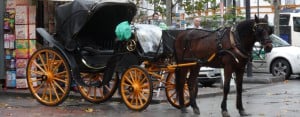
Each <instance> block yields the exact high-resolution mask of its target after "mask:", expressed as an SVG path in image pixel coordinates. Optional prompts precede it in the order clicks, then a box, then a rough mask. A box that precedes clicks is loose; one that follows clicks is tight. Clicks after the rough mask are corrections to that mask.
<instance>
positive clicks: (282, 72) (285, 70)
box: [271, 59, 291, 79]
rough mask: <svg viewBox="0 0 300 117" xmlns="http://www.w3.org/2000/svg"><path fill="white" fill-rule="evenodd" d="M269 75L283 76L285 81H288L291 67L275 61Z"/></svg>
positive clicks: (286, 62)
mask: <svg viewBox="0 0 300 117" xmlns="http://www.w3.org/2000/svg"><path fill="white" fill-rule="evenodd" d="M271 73H272V74H273V76H284V78H285V79H289V78H290V76H291V66H290V64H289V62H288V61H286V60H284V59H277V60H276V61H274V62H273V63H272V65H271Z"/></svg>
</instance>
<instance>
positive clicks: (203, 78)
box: [197, 67, 221, 86]
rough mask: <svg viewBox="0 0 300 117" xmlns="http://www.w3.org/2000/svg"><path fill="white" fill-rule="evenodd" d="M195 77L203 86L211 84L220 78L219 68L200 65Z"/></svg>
mask: <svg viewBox="0 0 300 117" xmlns="http://www.w3.org/2000/svg"><path fill="white" fill-rule="evenodd" d="M197 78H198V82H199V83H201V84H202V85H203V86H211V85H213V84H214V83H216V82H218V81H220V80H221V69H218V68H211V67H201V68H200V71H199V75H198V77H197Z"/></svg>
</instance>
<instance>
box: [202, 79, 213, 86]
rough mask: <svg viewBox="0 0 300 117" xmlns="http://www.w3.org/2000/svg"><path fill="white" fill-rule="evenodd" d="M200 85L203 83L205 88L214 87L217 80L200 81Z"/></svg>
mask: <svg viewBox="0 0 300 117" xmlns="http://www.w3.org/2000/svg"><path fill="white" fill-rule="evenodd" d="M198 80H199V83H201V84H202V85H203V86H205V87H209V86H212V85H213V84H215V83H216V82H217V79H198Z"/></svg>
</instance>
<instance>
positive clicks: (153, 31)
mask: <svg viewBox="0 0 300 117" xmlns="http://www.w3.org/2000/svg"><path fill="white" fill-rule="evenodd" d="M134 26H135V27H136V35H137V39H138V41H139V43H140V44H141V46H142V49H143V50H144V53H145V54H147V53H156V52H158V53H162V52H163V48H162V45H160V43H161V37H162V29H161V28H160V27H158V26H155V25H149V24H136V25H134Z"/></svg>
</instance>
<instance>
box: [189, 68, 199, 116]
mask: <svg viewBox="0 0 300 117" xmlns="http://www.w3.org/2000/svg"><path fill="white" fill-rule="evenodd" d="M199 69H200V67H198V66H193V67H192V68H191V69H190V76H189V78H188V87H189V93H190V104H191V107H192V108H193V111H194V113H195V114H200V110H199V108H198V106H197V103H196V98H197V94H198V80H197V76H198V72H199Z"/></svg>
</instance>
